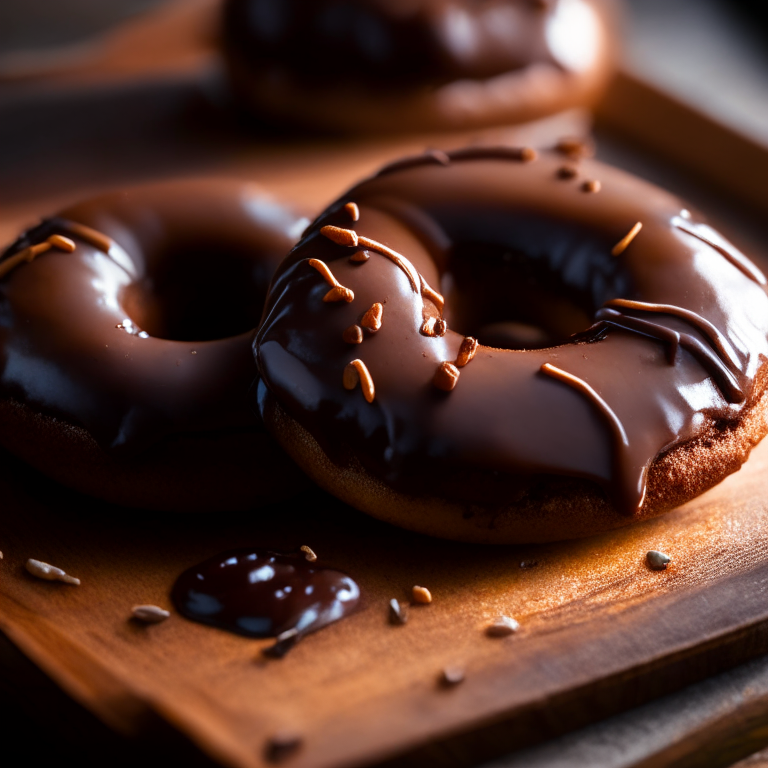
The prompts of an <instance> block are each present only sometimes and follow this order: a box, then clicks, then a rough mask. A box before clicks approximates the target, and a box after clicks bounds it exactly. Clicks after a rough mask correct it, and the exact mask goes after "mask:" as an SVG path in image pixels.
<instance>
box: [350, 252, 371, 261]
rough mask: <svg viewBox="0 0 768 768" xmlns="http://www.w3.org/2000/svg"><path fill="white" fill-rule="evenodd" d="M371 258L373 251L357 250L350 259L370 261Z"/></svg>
mask: <svg viewBox="0 0 768 768" xmlns="http://www.w3.org/2000/svg"><path fill="white" fill-rule="evenodd" d="M370 258H371V252H370V251H355V253H353V254H352V255H351V256H350V257H349V260H350V261H354V262H365V261H368V259H370Z"/></svg>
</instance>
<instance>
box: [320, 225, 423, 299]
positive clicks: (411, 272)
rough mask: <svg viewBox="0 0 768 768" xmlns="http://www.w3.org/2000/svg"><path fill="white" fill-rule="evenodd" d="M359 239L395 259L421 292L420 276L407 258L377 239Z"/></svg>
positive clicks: (367, 246)
mask: <svg viewBox="0 0 768 768" xmlns="http://www.w3.org/2000/svg"><path fill="white" fill-rule="evenodd" d="M321 231H322V230H321ZM357 240H358V242H359V243H360V245H363V246H365V247H366V248H371V249H372V250H374V251H377V252H378V253H380V254H381V255H382V256H386V257H387V258H388V259H389V260H390V261H393V262H394V263H395V264H397V266H398V267H400V269H402V270H403V272H405V274H406V275H407V276H408V280H409V281H410V283H411V288H413V290H414V291H416V292H417V293H418V292H419V283H420V282H421V281H420V276H419V274H418V272H416V270H415V269H414V267H413V265H412V264H411V263H410V262H409V261H408V260H407V259H405V258H404V257H403V256H401V255H400V254H399V253H398V252H397V251H393V250H392V249H391V248H387V246H386V245H384V244H383V243H379V242H376V240H371V239H370V238H369V237H362V236H360V237H358V238H357ZM355 245H357V243H355Z"/></svg>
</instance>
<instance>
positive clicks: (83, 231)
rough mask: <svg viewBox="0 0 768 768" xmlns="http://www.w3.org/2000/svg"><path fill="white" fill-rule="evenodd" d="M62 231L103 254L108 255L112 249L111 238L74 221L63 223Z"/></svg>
mask: <svg viewBox="0 0 768 768" xmlns="http://www.w3.org/2000/svg"><path fill="white" fill-rule="evenodd" d="M64 229H65V230H66V231H67V232H69V233H70V234H71V235H74V236H75V237H79V238H80V239H81V240H84V241H85V242H86V243H88V244H89V245H92V246H93V247H94V248H96V249H98V250H99V251H102V252H103V253H109V251H110V249H111V248H112V238H110V237H107V235H105V234H103V233H102V232H99V231H98V230H96V229H92V228H91V227H86V226H85V224H78V223H77V222H76V221H65V222H64Z"/></svg>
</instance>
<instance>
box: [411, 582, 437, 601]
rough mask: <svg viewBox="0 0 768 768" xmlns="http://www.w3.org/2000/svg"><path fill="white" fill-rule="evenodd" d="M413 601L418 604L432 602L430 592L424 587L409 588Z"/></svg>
mask: <svg viewBox="0 0 768 768" xmlns="http://www.w3.org/2000/svg"><path fill="white" fill-rule="evenodd" d="M411 595H412V596H413V602H414V603H419V604H420V605H429V604H430V603H431V602H432V593H431V592H430V591H429V590H428V589H427V588H426V587H419V586H415V587H414V588H413V589H412V590H411Z"/></svg>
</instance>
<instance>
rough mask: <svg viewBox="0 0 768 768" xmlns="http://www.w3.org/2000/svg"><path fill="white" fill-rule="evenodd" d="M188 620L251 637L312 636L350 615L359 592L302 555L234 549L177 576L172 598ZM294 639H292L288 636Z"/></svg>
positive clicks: (348, 581)
mask: <svg viewBox="0 0 768 768" xmlns="http://www.w3.org/2000/svg"><path fill="white" fill-rule="evenodd" d="M171 597H172V599H173V602H174V605H175V606H176V608H177V609H178V610H179V612H180V613H182V614H183V615H184V616H186V617H187V618H188V619H192V620H193V621H199V622H201V623H203V624H210V625H212V626H214V627H219V628H220V629H226V630H228V631H230V632H237V633H238V634H241V635H248V636H249V637H279V636H281V635H283V634H284V633H286V632H290V631H291V630H296V632H297V634H298V636H299V637H300V636H303V635H306V634H308V633H309V632H314V631H316V630H318V629H321V628H322V627H325V626H327V625H328V624H332V623H333V622H334V621H338V620H339V619H342V618H344V617H345V616H347V615H349V614H350V613H351V612H352V611H354V610H355V608H356V607H357V604H358V601H359V599H360V589H359V587H358V586H357V584H356V583H355V582H354V581H353V580H352V579H351V578H350V577H349V576H347V575H346V574H344V573H341V572H340V571H335V570H332V569H330V568H323V567H321V566H318V565H317V564H315V563H310V562H308V561H307V560H306V558H305V557H304V556H303V555H302V554H301V553H279V552H272V551H270V550H267V549H253V548H252V549H238V550H233V551H231V552H225V553H223V554H221V555H216V556H215V557H211V558H210V559H208V560H206V561H205V562H203V563H200V564H199V565H195V566H193V567H192V568H190V569H189V570H187V571H185V572H184V573H182V574H181V576H179V578H178V579H177V581H176V583H175V584H174V587H173V591H172V593H171ZM290 634H291V635H292V637H293V638H296V635H294V634H293V633H292V632H290Z"/></svg>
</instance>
